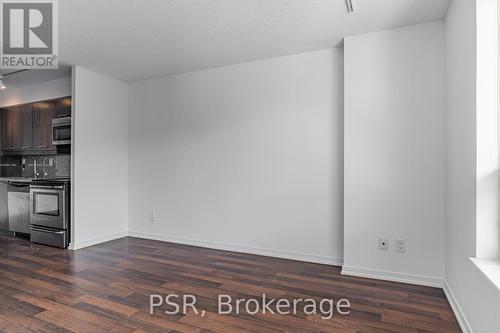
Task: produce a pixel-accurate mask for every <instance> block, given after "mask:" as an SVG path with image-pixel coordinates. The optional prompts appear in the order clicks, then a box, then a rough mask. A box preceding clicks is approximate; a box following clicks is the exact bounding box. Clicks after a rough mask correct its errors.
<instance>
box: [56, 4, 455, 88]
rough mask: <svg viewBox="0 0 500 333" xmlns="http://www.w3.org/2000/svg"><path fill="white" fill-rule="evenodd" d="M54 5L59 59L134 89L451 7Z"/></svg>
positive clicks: (440, 13) (317, 45)
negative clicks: (147, 82) (169, 76)
mask: <svg viewBox="0 0 500 333" xmlns="http://www.w3.org/2000/svg"><path fill="white" fill-rule="evenodd" d="M353 1H354V5H355V8H356V11H355V13H353V14H348V13H347V10H346V5H345V0H106V1H103V0H60V1H59V18H60V19H59V36H60V44H59V46H60V51H59V55H60V59H61V60H62V61H64V62H66V63H70V64H79V65H82V66H84V67H87V68H90V69H93V70H96V71H98V72H101V73H105V74H109V75H111V76H113V77H116V78H119V79H122V80H125V81H135V80H139V79H144V78H149V77H155V76H161V75H167V74H174V73H181V72H188V71H193V70H197V69H203V68H210V67H217V66H224V65H230V64H236V63H242V62H247V61H253V60H258V59H264V58H270V57H276V56H283V55H289V54H294V53H300V52H305V51H311V50H317V49H323V48H329V47H332V46H338V45H340V43H341V42H342V39H343V37H345V36H349V35H356V34H360V33H366V32H372V31H379V30H384V29H389V28H394V27H400V26H405V25H412V24H416V23H420V22H427V21H434V20H439V19H441V18H443V17H444V15H445V13H446V9H447V7H448V4H449V0H353Z"/></svg>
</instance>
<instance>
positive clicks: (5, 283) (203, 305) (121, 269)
mask: <svg viewBox="0 0 500 333" xmlns="http://www.w3.org/2000/svg"><path fill="white" fill-rule="evenodd" d="M172 293H175V294H179V295H185V294H193V295H196V297H197V303H196V307H197V309H198V310H199V311H200V313H198V314H195V313H194V311H193V310H192V309H191V310H189V311H188V312H187V313H186V314H176V315H168V314H165V313H164V311H165V310H167V309H172V308H171V307H170V308H168V307H164V306H162V307H158V308H156V310H155V311H154V314H150V313H149V309H150V304H149V303H150V296H149V295H151V294H161V295H164V296H166V295H167V294H172ZM263 293H265V294H266V295H268V297H272V298H286V299H289V300H292V299H308V298H311V299H314V300H318V301H319V300H320V299H322V298H331V299H334V300H335V301H337V300H339V299H342V298H347V299H348V300H349V301H350V303H351V312H350V314H348V315H341V314H338V313H335V314H334V316H333V318H332V319H321V318H320V315H319V314H317V315H314V314H305V313H304V312H303V311H299V313H297V314H295V315H278V314H270V313H266V314H262V313H258V314H256V315H250V314H248V313H245V311H244V309H242V312H241V313H240V315H236V314H233V315H219V314H217V297H218V296H217V295H218V294H228V295H231V296H232V297H233V298H234V299H236V298H246V299H248V298H258V299H260V298H261V297H262V294H263ZM240 308H241V307H240ZM202 310H205V311H206V312H205V314H204V315H203V316H202V314H201V311H202ZM302 310H303V309H302ZM0 331H1V332H89V333H96V332H137V333H139V332H231V333H233V332H258V333H260V332H263V333H266V332H342V333H351V332H353V333H354V332H460V328H459V326H458V324H457V322H456V320H455V317H454V315H453V312H452V310H451V308H450V306H449V304H448V302H447V300H446V298H445V296H444V293H443V291H442V290H441V289H435V288H428V287H420V286H414V285H408V284H402V283H392V282H385V281H377V280H370V279H364V278H354V277H347V276H341V275H340V268H339V267H332V266H326V265H317V264H309V263H303V262H298V261H291V260H283V259H275V258H269V257H262V256H255V255H248V254H241V253H234V252H226V251H218V250H210V249H204V248H199V247H191V246H184V245H177V244H171V243H164V242H157V241H149V240H142V239H137V238H123V239H120V240H116V241H112V242H108V243H105V244H101V245H97V246H93V247H90V248H86V249H82V250H79V251H76V252H72V251H65V250H60V249H55V248H51V247H46V246H42V245H37V244H31V243H29V242H27V241H24V240H20V239H14V238H10V237H5V236H0Z"/></svg>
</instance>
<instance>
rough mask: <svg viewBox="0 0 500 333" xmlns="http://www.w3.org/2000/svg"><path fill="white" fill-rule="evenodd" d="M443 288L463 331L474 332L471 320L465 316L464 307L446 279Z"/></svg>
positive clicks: (465, 332) (466, 332)
mask: <svg viewBox="0 0 500 333" xmlns="http://www.w3.org/2000/svg"><path fill="white" fill-rule="evenodd" d="M443 290H444V293H445V295H446V298H448V302H449V303H450V306H451V309H452V310H453V313H454V314H455V317H456V318H457V321H458V324H459V325H460V328H461V329H462V332H464V333H473V331H472V327H471V325H470V324H469V321H468V320H467V318H466V317H465V314H464V312H463V310H462V307H461V306H460V303H459V302H458V300H457V298H456V297H455V294H453V291H452V290H451V288H450V286H449V285H448V283H447V282H446V280H445V281H444V284H443Z"/></svg>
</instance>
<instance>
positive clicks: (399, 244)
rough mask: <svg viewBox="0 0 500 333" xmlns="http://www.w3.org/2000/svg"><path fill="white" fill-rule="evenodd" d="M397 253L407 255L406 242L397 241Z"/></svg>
mask: <svg viewBox="0 0 500 333" xmlns="http://www.w3.org/2000/svg"><path fill="white" fill-rule="evenodd" d="M396 252H399V253H405V252H406V240H405V239H396Z"/></svg>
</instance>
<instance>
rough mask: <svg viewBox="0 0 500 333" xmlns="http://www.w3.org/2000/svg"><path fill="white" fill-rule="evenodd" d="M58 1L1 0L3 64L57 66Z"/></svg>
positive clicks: (8, 66) (6, 66)
mask: <svg viewBox="0 0 500 333" xmlns="http://www.w3.org/2000/svg"><path fill="white" fill-rule="evenodd" d="M56 1H57V0H25V1H20V0H0V17H1V19H2V24H1V25H0V37H1V50H0V57H1V59H0V60H1V61H0V68H2V69H25V68H28V69H29V68H38V69H56V68H57V65H58V61H57V55H58V52H57V51H58V50H57V48H58V43H57V37H58V36H57V32H58V31H57V28H58V26H57V2H56Z"/></svg>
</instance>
